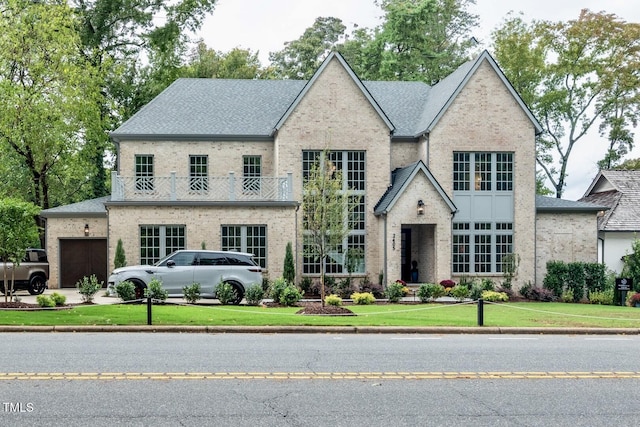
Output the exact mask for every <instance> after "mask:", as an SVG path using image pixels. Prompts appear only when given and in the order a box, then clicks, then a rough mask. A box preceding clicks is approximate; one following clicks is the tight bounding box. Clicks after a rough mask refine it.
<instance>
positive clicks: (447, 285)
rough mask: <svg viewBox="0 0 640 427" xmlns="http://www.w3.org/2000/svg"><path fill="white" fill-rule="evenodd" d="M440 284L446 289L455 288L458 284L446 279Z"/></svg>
mask: <svg viewBox="0 0 640 427" xmlns="http://www.w3.org/2000/svg"><path fill="white" fill-rule="evenodd" d="M440 284H441V285H442V286H443V287H444V288H453V287H454V286H455V285H456V282H454V281H453V280H451V279H445V280H443V281H441V282H440Z"/></svg>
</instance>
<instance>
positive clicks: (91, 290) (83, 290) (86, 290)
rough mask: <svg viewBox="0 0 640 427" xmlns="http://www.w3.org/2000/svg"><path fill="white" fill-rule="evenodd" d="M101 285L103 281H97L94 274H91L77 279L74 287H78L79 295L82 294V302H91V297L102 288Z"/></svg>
mask: <svg viewBox="0 0 640 427" xmlns="http://www.w3.org/2000/svg"><path fill="white" fill-rule="evenodd" d="M102 285H103V283H102V282H98V278H97V277H96V275H95V274H92V275H91V276H89V277H87V276H85V277H83V278H82V279H80V280H78V282H77V283H76V288H77V289H78V292H79V293H80V295H82V301H83V302H93V298H94V297H95V295H96V294H97V293H98V291H99V290H100V289H102Z"/></svg>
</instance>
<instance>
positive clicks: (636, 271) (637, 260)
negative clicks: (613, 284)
mask: <svg viewBox="0 0 640 427" xmlns="http://www.w3.org/2000/svg"><path fill="white" fill-rule="evenodd" d="M622 259H623V262H624V267H623V268H622V277H630V278H631V279H633V290H634V291H636V292H640V239H638V238H635V239H633V242H632V243H631V253H628V254H627V255H625V256H624V257H623V258H622Z"/></svg>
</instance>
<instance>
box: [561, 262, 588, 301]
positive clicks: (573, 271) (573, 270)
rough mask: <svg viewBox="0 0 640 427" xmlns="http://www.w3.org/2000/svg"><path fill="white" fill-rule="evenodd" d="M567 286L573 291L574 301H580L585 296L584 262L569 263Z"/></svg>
mask: <svg viewBox="0 0 640 427" xmlns="http://www.w3.org/2000/svg"><path fill="white" fill-rule="evenodd" d="M566 286H567V289H568V290H571V291H572V292H573V302H578V301H580V300H582V298H584V289H585V286H586V278H585V267H584V263H583V262H570V263H569V264H567V282H566Z"/></svg>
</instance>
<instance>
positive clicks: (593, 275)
mask: <svg viewBox="0 0 640 427" xmlns="http://www.w3.org/2000/svg"><path fill="white" fill-rule="evenodd" d="M584 276H585V285H586V287H587V292H593V291H604V290H605V289H606V288H607V267H606V266H605V265H604V264H600V263H598V262H587V263H585V264H584Z"/></svg>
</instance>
